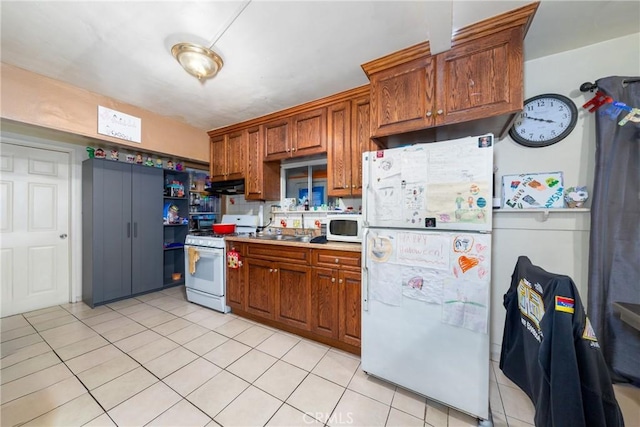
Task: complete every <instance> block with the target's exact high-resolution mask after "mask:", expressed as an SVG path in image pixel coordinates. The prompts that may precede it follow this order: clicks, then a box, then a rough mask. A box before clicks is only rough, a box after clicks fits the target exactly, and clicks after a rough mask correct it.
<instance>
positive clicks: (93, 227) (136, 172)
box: [82, 159, 163, 307]
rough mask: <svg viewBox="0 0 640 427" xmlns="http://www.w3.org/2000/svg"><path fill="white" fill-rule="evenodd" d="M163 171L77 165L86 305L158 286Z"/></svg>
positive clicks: (91, 162) (102, 162)
mask: <svg viewBox="0 0 640 427" xmlns="http://www.w3.org/2000/svg"><path fill="white" fill-rule="evenodd" d="M162 181H163V174H162V169H156V168H151V167H145V166H139V165H132V164H127V163H119V162H114V161H109V160H102V159H89V160H86V161H84V162H83V165H82V241H83V259H82V265H83V267H82V270H83V272H82V299H83V301H84V302H85V303H87V304H88V305H90V306H92V307H93V306H94V305H96V304H102V303H105V302H109V301H114V300H117V299H121V298H125V297H128V296H131V295H135V294H140V293H143V292H148V291H152V290H154V289H160V288H162V262H163V258H162V215H161V212H162Z"/></svg>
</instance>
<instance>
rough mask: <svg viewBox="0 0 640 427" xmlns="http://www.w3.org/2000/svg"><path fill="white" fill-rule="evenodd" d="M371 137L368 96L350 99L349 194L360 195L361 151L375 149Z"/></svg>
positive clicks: (376, 147) (375, 146)
mask: <svg viewBox="0 0 640 427" xmlns="http://www.w3.org/2000/svg"><path fill="white" fill-rule="evenodd" d="M377 149H378V146H377V145H376V144H375V143H374V142H373V140H372V139H371V103H370V102H369V96H362V97H360V98H356V99H354V100H352V101H351V195H352V196H362V153H364V152H366V151H375V150H377Z"/></svg>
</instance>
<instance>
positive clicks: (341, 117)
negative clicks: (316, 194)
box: [327, 101, 351, 197]
mask: <svg viewBox="0 0 640 427" xmlns="http://www.w3.org/2000/svg"><path fill="white" fill-rule="evenodd" d="M327 110H328V114H327V116H328V120H327V129H328V131H327V134H328V135H327V136H328V145H329V147H328V150H327V185H328V192H327V194H328V195H329V196H336V197H340V196H349V195H351V103H350V102H348V101H346V102H340V103H337V104H334V105H330V106H329V108H328V109H327Z"/></svg>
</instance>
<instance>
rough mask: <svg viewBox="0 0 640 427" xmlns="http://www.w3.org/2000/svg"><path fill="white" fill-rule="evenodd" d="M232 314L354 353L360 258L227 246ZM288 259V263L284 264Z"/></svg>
mask: <svg viewBox="0 0 640 427" xmlns="http://www.w3.org/2000/svg"><path fill="white" fill-rule="evenodd" d="M232 247H235V249H236V250H237V251H238V252H239V253H240V264H239V266H240V267H239V268H238V269H229V268H227V304H228V305H229V306H230V307H231V308H232V310H233V313H234V314H237V315H240V316H244V317H248V318H250V319H252V320H256V321H258V322H260V321H262V322H263V323H265V324H267V325H269V326H274V327H277V328H280V329H283V330H285V331H288V332H293V333H297V334H299V335H302V336H304V337H307V338H310V339H315V340H317V341H320V342H323V343H325V344H328V345H332V346H335V347H338V348H341V349H343V350H346V351H350V352H352V353H356V354H358V353H359V350H360V316H361V313H360V253H358V252H345V251H331V250H317V249H313V250H311V249H300V248H297V247H296V248H293V247H287V250H286V251H285V250H283V248H284V246H275V245H267V244H261V243H246V244H242V245H237V244H234V243H233V242H230V243H229V244H228V245H227V249H230V248H232ZM287 255H289V256H290V257H289V258H287Z"/></svg>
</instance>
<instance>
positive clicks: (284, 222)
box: [226, 196, 362, 234]
mask: <svg viewBox="0 0 640 427" xmlns="http://www.w3.org/2000/svg"><path fill="white" fill-rule="evenodd" d="M335 204H336V206H338V207H339V208H342V209H344V210H346V209H347V208H352V210H353V211H354V212H358V211H360V210H361V206H362V199H359V198H354V199H349V198H340V199H336V201H335ZM261 207H262V223H261V225H262V226H266V225H267V224H269V218H271V219H272V221H271V224H269V227H273V228H288V229H302V228H304V229H305V230H314V234H317V232H318V231H319V230H320V228H321V225H322V224H323V223H324V222H325V221H324V220H325V219H326V218H327V211H320V210H314V209H313V208H310V210H308V211H304V210H300V211H298V210H285V211H283V210H282V209H281V201H280V200H273V201H266V202H254V201H251V200H245V198H244V196H228V197H226V213H227V214H249V215H259V216H260V210H261V209H260V208H261ZM303 220H304V224H303ZM303 225H304V227H303Z"/></svg>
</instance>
